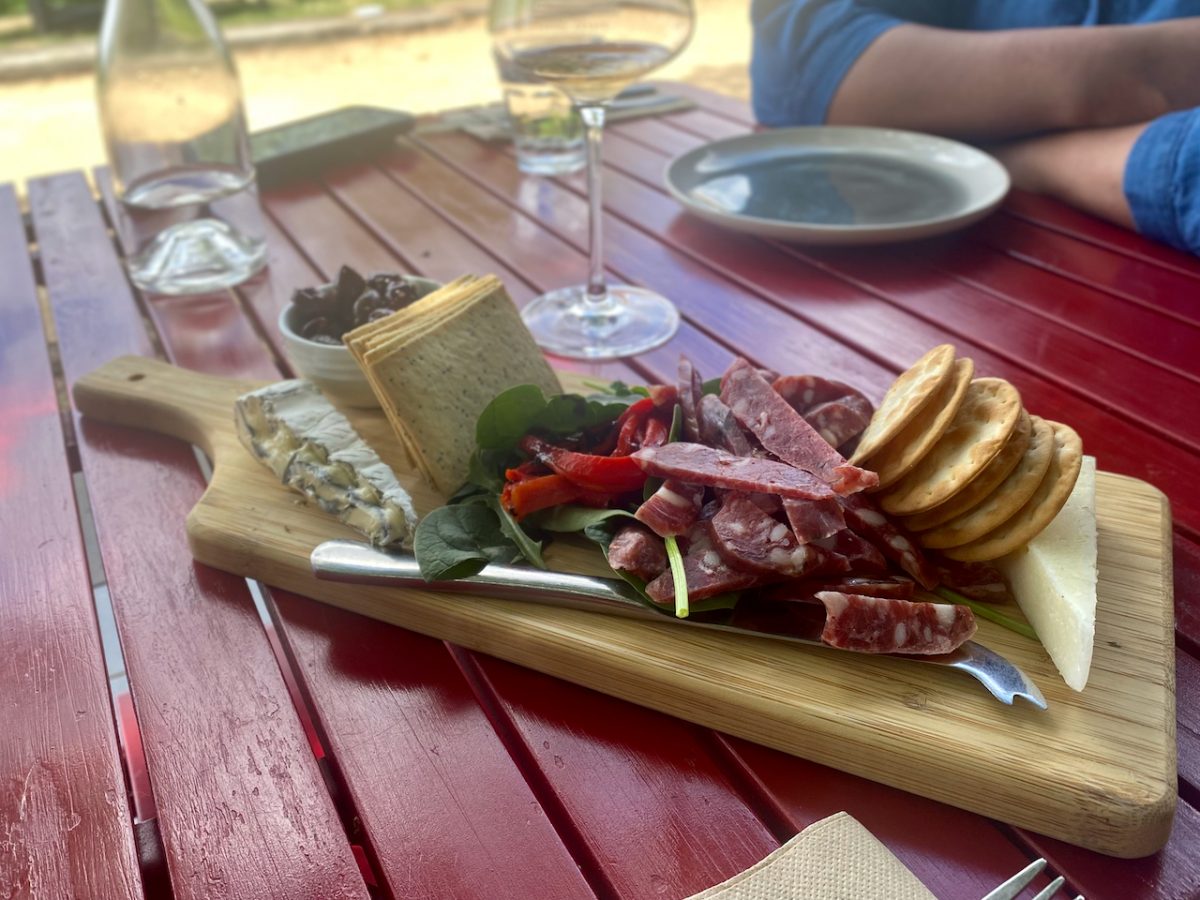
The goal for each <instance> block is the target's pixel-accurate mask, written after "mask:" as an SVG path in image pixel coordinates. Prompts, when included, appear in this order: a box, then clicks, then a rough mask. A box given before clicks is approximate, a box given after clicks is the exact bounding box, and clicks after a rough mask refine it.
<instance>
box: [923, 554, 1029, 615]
mask: <svg viewBox="0 0 1200 900" xmlns="http://www.w3.org/2000/svg"><path fill="white" fill-rule="evenodd" d="M933 565H934V568H935V569H936V570H937V573H938V575H940V576H941V580H942V584H944V585H946V587H948V588H950V589H951V590H955V591H958V592H959V593H960V594H962V595H963V596H964V597H969V598H970V599H972V600H979V601H980V602H982V603H1009V602H1012V601H1013V600H1014V599H1015V598H1014V597H1013V592H1012V586H1011V585H1010V584H1009V583H1008V579H1007V578H1005V577H1004V573H1003V572H1001V571H1000V570H999V569H997V568H996V567H995V566H993V565H992V564H991V563H986V562H959V561H958V560H954V559H950V558H949V557H945V556H941V555H940V554H938V555H937V558H936V559H935V561H934V563H933Z"/></svg>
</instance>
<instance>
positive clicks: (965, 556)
mask: <svg viewBox="0 0 1200 900" xmlns="http://www.w3.org/2000/svg"><path fill="white" fill-rule="evenodd" d="M1050 425H1051V426H1052V427H1053V429H1054V453H1053V454H1052V455H1051V458H1050V466H1049V468H1047V470H1046V475H1045V477H1044V478H1043V479H1042V483H1041V484H1039V485H1038V488H1037V491H1035V492H1034V495H1033V496H1032V497H1030V498H1029V500H1028V501H1027V502H1026V503H1025V505H1024V506H1022V507H1021V509H1020V510H1019V511H1018V512H1017V514H1016V515H1014V516H1012V517H1011V518H1009V519H1008V520H1007V521H1005V522H1004V523H1002V524H1001V525H1000V527H999V528H996V529H995V530H993V531H990V532H988V533H987V534H985V535H984V536H983V537H981V538H979V539H978V540H975V541H972V542H971V543H969V544H963V545H962V546H961V547H951V548H950V549H949V550H946V551H944V552H945V554H946V556H948V557H950V558H951V559H956V560H959V561H961V562H983V561H987V560H993V559H999V558H1000V557H1001V556H1004V555H1006V554H1008V553H1012V552H1013V551H1014V550H1016V549H1017V548H1019V547H1023V546H1025V545H1026V544H1028V543H1029V542H1030V541H1032V540H1033V539H1034V538H1035V537H1037V536H1038V535H1039V534H1041V533H1042V530H1043V529H1044V528H1045V527H1046V526H1047V525H1049V524H1050V523H1051V522H1053V521H1054V517H1055V516H1057V515H1058V512H1059V510H1061V509H1062V508H1063V506H1064V505H1065V504H1066V502H1067V498H1068V497H1070V496H1071V491H1072V489H1073V488H1074V487H1075V480H1076V479H1077V478H1078V477H1079V469H1080V467H1081V466H1082V463H1083V442H1082V441H1080V440H1079V435H1078V434H1076V433H1075V431H1074V429H1072V428H1071V427H1069V426H1067V425H1063V424H1062V423H1061V422H1051V423H1050Z"/></svg>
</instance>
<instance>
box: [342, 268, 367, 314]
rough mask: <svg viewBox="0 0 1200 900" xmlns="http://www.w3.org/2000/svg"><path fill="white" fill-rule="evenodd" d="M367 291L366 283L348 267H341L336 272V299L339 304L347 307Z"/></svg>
mask: <svg viewBox="0 0 1200 900" xmlns="http://www.w3.org/2000/svg"><path fill="white" fill-rule="evenodd" d="M366 289H367V282H366V281H365V280H363V277H362V276H361V275H359V274H358V273H357V272H355V271H354V270H353V269H352V268H350V267H349V266H342V267H341V268H340V269H339V270H338V277H337V298H338V300H339V301H340V302H342V303H344V304H346V305H347V306H349V305H350V304H352V303H353V302H354V301H355V300H357V299H358V297H359V295H360V294H362V292H363V291H365V290H366Z"/></svg>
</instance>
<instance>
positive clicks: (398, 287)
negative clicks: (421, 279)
mask: <svg viewBox="0 0 1200 900" xmlns="http://www.w3.org/2000/svg"><path fill="white" fill-rule="evenodd" d="M383 296H384V297H386V298H387V301H388V303H391V304H392V305H393V306H395V307H396V309H403V308H404V307H406V306H408V305H409V304H410V303H412V302H413V301H414V300H416V299H417V286H416V285H415V284H413V283H412V282H411V281H404V280H400V281H396V282H394V283H393V284H392V285H391V286H390V287H389V288H388V291H387V293H385V294H384V295H383Z"/></svg>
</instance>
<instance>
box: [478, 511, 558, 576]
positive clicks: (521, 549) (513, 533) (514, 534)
mask: <svg viewBox="0 0 1200 900" xmlns="http://www.w3.org/2000/svg"><path fill="white" fill-rule="evenodd" d="M485 500H486V503H487V506H488V508H489V509H490V510H491V511H492V513H493V514H494V515H495V516H496V519H497V521H498V522H499V525H500V530H501V531H502V532H503V533H504V535H505V537H507V538H508V539H509V541H511V542H512V544H513V546H514V547H516V549H517V552H518V554H519V555H520V556H523V557H524V558H525V559H526V560H528V561H529V562H530V563H532V564H533V565H535V566H537V567H538V568H539V569H544V568H546V561H545V560H544V559H542V542H541V541H535V540H534V539H533V538H531V537H530V536H529V535H528V534H527V533H526V532H525V529H524V528H522V527H521V526H520V525H518V524H517V520H516V519H514V518H513V517H512V516H511V515H509V512H508V510H507V509H505V508H504V504H502V503H501V502H500V498H499V497H498V496H497V495H496V494H487V495H485Z"/></svg>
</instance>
